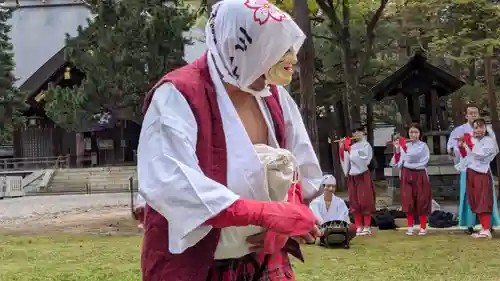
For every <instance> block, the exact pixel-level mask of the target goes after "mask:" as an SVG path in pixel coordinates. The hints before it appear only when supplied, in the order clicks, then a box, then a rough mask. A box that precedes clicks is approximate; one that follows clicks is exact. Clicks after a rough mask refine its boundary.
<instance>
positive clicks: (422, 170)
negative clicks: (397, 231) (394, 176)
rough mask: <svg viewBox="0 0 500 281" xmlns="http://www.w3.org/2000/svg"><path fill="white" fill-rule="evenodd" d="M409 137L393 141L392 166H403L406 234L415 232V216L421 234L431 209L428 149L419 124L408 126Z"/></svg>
mask: <svg viewBox="0 0 500 281" xmlns="http://www.w3.org/2000/svg"><path fill="white" fill-rule="evenodd" d="M408 136H409V139H406V138H399V139H396V140H394V142H393V145H394V156H393V157H392V159H391V166H393V167H398V168H400V169H401V172H400V193H401V207H402V210H403V212H405V213H406V217H407V219H408V226H409V229H408V231H407V232H406V234H407V235H414V234H415V231H416V228H415V217H416V216H418V217H419V220H420V232H419V233H418V235H425V234H427V231H426V229H427V217H428V216H429V214H430V213H431V211H432V188H431V185H430V183H429V177H428V175H427V171H426V168H427V163H428V162H429V148H428V147H427V144H426V143H425V142H423V141H421V137H422V132H421V130H420V125H419V124H417V123H412V124H410V126H409V128H408Z"/></svg>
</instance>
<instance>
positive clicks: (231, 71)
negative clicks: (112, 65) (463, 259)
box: [138, 0, 322, 281]
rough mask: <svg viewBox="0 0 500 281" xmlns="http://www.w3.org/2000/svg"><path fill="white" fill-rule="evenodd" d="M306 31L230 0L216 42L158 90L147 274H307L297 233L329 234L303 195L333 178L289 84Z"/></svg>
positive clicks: (143, 177)
mask: <svg viewBox="0 0 500 281" xmlns="http://www.w3.org/2000/svg"><path fill="white" fill-rule="evenodd" d="M304 38H305V36H304V34H303V32H302V31H301V30H300V28H299V27H298V26H297V25H296V24H295V22H294V21H293V20H292V19H291V18H290V16H289V15H288V14H286V13H284V12H282V11H280V10H279V9H278V8H276V7H275V6H274V5H272V4H270V3H268V2H267V1H261V0H252V1H250V0H225V1H221V2H219V3H217V4H216V5H214V6H213V7H212V13H211V15H210V18H209V20H208V23H207V28H206V43H207V46H208V52H207V53H206V54H205V55H203V56H202V57H201V58H199V59H198V60H196V61H195V62H193V63H191V64H189V65H187V66H184V67H182V68H180V69H177V70H174V71H172V72H170V73H167V74H166V75H165V77H163V78H162V79H161V80H160V81H159V82H158V83H157V84H156V85H155V86H154V87H153V89H152V90H151V91H150V92H149V93H148V95H147V96H146V99H145V107H144V110H145V112H146V114H145V117H144V121H143V125H142V131H141V136H140V140H139V149H138V177H139V192H140V194H141V196H142V197H144V199H145V201H146V205H145V208H144V243H143V251H142V274H143V281H163V280H179V281H180V280H189V281H207V280H208V281H211V280H214V281H215V280H217V281H231V280H241V281H247V280H248V281H257V280H261V281H263V280H295V278H294V276H293V272H292V268H291V265H290V262H289V259H288V253H290V254H292V255H294V256H296V257H298V258H301V253H300V249H299V245H298V243H297V242H295V241H296V240H294V239H290V238H291V237H295V236H299V237H301V238H302V239H305V240H311V239H312V238H313V236H317V235H319V229H318V226H317V219H316V216H315V215H314V214H313V212H312V211H311V210H310V209H309V208H308V207H307V206H306V205H304V204H302V202H303V200H312V199H314V198H315V197H316V196H317V195H318V193H319V186H320V184H321V181H322V172H321V169H320V167H319V163H318V159H317V157H316V155H315V152H314V150H313V148H312V146H311V143H310V140H309V136H308V135H307V132H306V129H305V127H304V123H303V121H302V119H301V115H300V112H299V110H298V107H297V105H296V103H295V102H294V100H293V99H292V97H291V96H290V95H289V94H288V92H287V91H286V90H285V89H284V88H283V87H282V86H280V85H285V84H287V83H289V82H290V81H291V77H292V73H293V65H294V64H295V63H296V62H297V59H296V53H297V51H298V50H299V48H300V46H301V45H302V43H303V41H304ZM275 168H276V169H275ZM295 173H297V174H298V175H299V178H298V180H299V181H300V182H301V185H297V184H295V182H294V183H293V184H292V180H293V176H292V175H293V174H295ZM283 186H285V187H286V188H284V189H283Z"/></svg>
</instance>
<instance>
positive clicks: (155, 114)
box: [137, 60, 323, 253]
mask: <svg viewBox="0 0 500 281" xmlns="http://www.w3.org/2000/svg"><path fill="white" fill-rule="evenodd" d="M208 62H209V67H210V74H211V77H212V81H213V82H214V85H215V89H216V92H217V102H218V105H219V109H220V113H221V117H222V121H223V127H224V133H225V138H226V146H227V171H228V173H227V185H228V186H227V187H225V186H223V185H221V184H219V183H217V182H215V181H213V180H211V179H209V178H207V177H206V176H205V175H204V174H203V172H202V171H201V169H200V167H199V165H198V159H197V156H196V143H197V141H198V140H197V128H198V124H197V122H196V119H195V117H194V115H193V112H192V110H191V108H190V107H189V105H188V103H187V101H186V99H185V98H184V97H183V96H182V94H181V93H180V92H179V91H178V90H177V89H176V88H175V86H174V85H172V84H170V83H166V84H164V85H162V86H161V87H159V88H158V89H157V90H156V92H155V94H154V96H153V99H152V101H151V105H150V107H149V109H148V111H147V113H146V115H145V117H144V121H143V125H142V130H141V135H140V139H139V147H138V163H137V165H138V177H139V192H140V193H141V196H142V197H144V199H145V201H146V202H147V203H148V204H149V205H150V206H151V207H152V208H153V209H155V210H156V211H158V212H159V213H160V214H161V215H162V216H164V217H165V218H166V219H167V220H168V221H169V230H168V231H169V250H170V251H171V252H172V253H182V252H184V251H185V250H186V249H187V248H189V247H192V246H193V245H195V244H196V243H198V242H199V241H200V240H201V239H202V238H203V237H205V236H206V235H207V234H208V233H209V232H210V230H211V229H212V227H211V226H205V225H202V224H203V223H204V222H205V221H206V220H208V219H210V218H212V217H214V216H216V215H217V214H218V213H219V212H221V211H222V210H224V209H226V208H227V207H229V206H230V205H231V204H232V203H234V202H235V201H236V200H237V199H238V198H239V197H242V198H248V199H254V200H265V198H266V196H267V195H266V192H265V191H264V190H263V188H262V187H263V182H264V178H263V170H262V167H261V164H260V161H259V158H258V156H257V153H256V152H255V149H254V147H253V145H252V143H251V141H250V138H249V137H248V135H247V133H246V131H245V128H244V126H243V124H242V122H241V120H240V119H239V117H238V114H237V112H236V109H235V108H234V106H233V104H232V102H231V100H230V99H229V96H228V95H227V93H226V91H225V89H224V86H223V85H222V82H221V81H220V79H217V78H216V79H214V77H217V74H216V71H215V70H214V67H213V64H211V60H208ZM278 89H279V99H280V103H281V106H282V108H283V115H284V119H285V127H286V138H287V145H288V147H286V149H288V150H290V151H291V152H292V153H293V154H294V156H295V158H296V160H297V162H298V165H299V170H300V171H299V174H300V176H301V178H300V179H299V180H300V181H301V182H302V191H303V195H304V198H306V199H309V200H312V199H314V198H315V196H317V195H318V190H319V186H320V184H321V181H322V179H323V176H322V171H321V168H320V166H319V162H318V159H317V157H316V154H315V152H314V150H313V148H312V145H311V142H310V140H309V136H308V134H307V131H306V129H305V127H304V123H303V121H302V117H301V114H300V112H299V109H298V107H297V105H296V103H295V101H294V100H293V99H292V97H291V96H290V94H289V93H288V92H287V91H286V90H285V89H284V88H283V87H279V88H278ZM256 99H257V100H258V103H259V105H260V108H261V110H262V112H263V113H264V118H265V119H266V123H267V126H268V129H269V136H270V140H269V145H270V146H276V145H277V141H276V139H275V133H274V126H273V125H272V124H273V123H272V120H271V117H270V113H269V111H268V110H267V106H266V105H265V102H264V101H263V100H262V99H261V98H256ZM222 231H223V234H224V231H225V229H223V230H222Z"/></svg>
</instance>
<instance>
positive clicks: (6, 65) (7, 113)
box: [0, 7, 26, 144]
mask: <svg viewBox="0 0 500 281" xmlns="http://www.w3.org/2000/svg"><path fill="white" fill-rule="evenodd" d="M11 16H12V10H10V9H5V8H1V7H0V144H3V143H7V142H10V141H11V139H12V132H13V131H14V130H15V129H16V128H17V127H19V126H21V125H22V124H24V122H23V121H24V119H23V117H22V110H24V109H26V104H25V100H26V97H25V95H23V94H22V93H21V92H19V90H18V89H16V88H15V87H14V82H15V77H14V75H13V73H14V54H13V52H12V44H11V43H10V42H9V41H10V38H9V36H8V33H9V32H10V28H11V27H10V26H9V25H8V24H7V20H8V19H9V18H10V17H11Z"/></svg>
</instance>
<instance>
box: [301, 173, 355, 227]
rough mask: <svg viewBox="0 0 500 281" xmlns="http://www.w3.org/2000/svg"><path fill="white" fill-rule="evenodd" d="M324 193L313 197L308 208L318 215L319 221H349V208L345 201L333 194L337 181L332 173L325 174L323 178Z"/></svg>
mask: <svg viewBox="0 0 500 281" xmlns="http://www.w3.org/2000/svg"><path fill="white" fill-rule="evenodd" d="M323 185H324V193H323V195H321V196H319V197H318V198H316V199H314V200H313V201H312V202H311V204H310V208H311V209H312V210H313V212H314V214H316V216H317V217H318V219H319V221H320V223H324V222H327V221H333V220H340V221H345V222H347V223H351V221H350V219H349V209H348V208H347V205H346V203H345V201H344V200H343V199H342V198H340V197H338V196H336V195H335V188H336V186H337V181H336V180H335V177H333V176H332V175H326V176H325V177H324V179H323Z"/></svg>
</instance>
